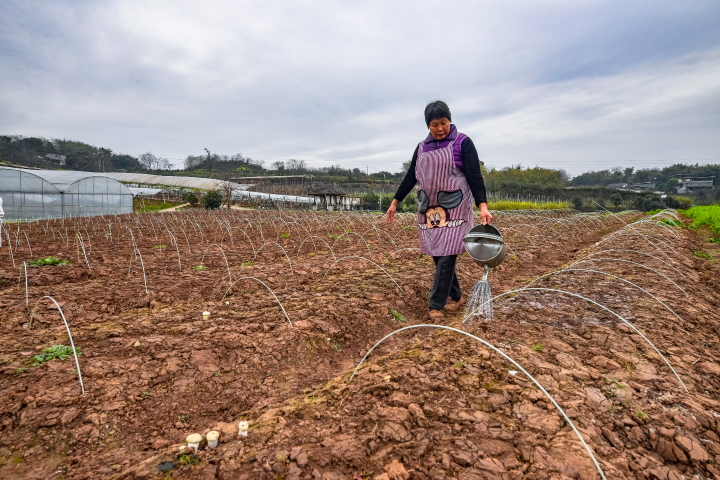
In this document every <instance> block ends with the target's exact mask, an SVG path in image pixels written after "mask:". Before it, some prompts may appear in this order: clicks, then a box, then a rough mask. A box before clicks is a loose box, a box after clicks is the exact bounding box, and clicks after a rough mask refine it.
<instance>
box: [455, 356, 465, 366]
mask: <svg viewBox="0 0 720 480" xmlns="http://www.w3.org/2000/svg"><path fill="white" fill-rule="evenodd" d="M463 365H465V360H464V359H462V358H461V359H460V360H458V361H457V362H455V368H462V367H463Z"/></svg>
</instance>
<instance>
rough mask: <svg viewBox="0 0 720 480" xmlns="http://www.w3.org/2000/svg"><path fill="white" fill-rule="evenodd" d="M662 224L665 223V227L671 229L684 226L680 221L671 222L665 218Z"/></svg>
mask: <svg viewBox="0 0 720 480" xmlns="http://www.w3.org/2000/svg"><path fill="white" fill-rule="evenodd" d="M660 223H664V224H665V225H670V226H671V227H682V226H683V224H682V222H681V221H680V220H670V219H669V218H663V219H662V221H661V222H660Z"/></svg>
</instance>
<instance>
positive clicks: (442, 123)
mask: <svg viewBox="0 0 720 480" xmlns="http://www.w3.org/2000/svg"><path fill="white" fill-rule="evenodd" d="M430 133H431V134H432V136H433V138H434V139H435V140H443V139H444V138H445V137H447V136H448V134H449V133H450V120H448V119H447V118H438V119H436V120H433V121H432V122H430Z"/></svg>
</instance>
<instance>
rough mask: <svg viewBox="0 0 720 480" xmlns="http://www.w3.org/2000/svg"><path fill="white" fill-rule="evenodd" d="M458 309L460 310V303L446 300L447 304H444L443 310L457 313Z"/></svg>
mask: <svg viewBox="0 0 720 480" xmlns="http://www.w3.org/2000/svg"><path fill="white" fill-rule="evenodd" d="M459 309H460V302H455V301H453V300H448V302H447V303H446V304H445V310H447V311H448V312H457V311H458V310H459Z"/></svg>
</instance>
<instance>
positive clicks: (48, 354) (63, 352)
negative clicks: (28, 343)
mask: <svg viewBox="0 0 720 480" xmlns="http://www.w3.org/2000/svg"><path fill="white" fill-rule="evenodd" d="M72 353H73V349H72V348H70V347H66V346H65V345H55V346H54V347H50V348H46V349H45V350H43V353H41V354H40V355H35V356H34V357H33V358H31V359H30V363H31V365H32V366H33V367H37V366H40V365H42V364H43V363H45V362H49V361H50V360H54V359H56V358H58V359H60V360H66V359H67V358H68V357H69V356H70V355H72ZM75 353H76V354H78V355H82V352H81V351H80V349H79V348H77V347H76V348H75Z"/></svg>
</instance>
